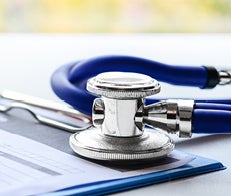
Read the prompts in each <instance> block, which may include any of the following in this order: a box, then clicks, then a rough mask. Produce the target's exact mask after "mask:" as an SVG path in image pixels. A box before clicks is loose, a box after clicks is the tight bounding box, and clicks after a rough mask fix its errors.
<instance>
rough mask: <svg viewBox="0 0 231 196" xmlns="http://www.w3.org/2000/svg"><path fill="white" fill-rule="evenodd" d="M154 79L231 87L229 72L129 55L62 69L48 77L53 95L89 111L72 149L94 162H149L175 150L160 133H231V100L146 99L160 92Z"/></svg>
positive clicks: (75, 63) (80, 62)
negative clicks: (86, 126)
mask: <svg viewBox="0 0 231 196" xmlns="http://www.w3.org/2000/svg"><path fill="white" fill-rule="evenodd" d="M131 72H135V73H131ZM153 78H155V79H156V80H158V81H162V82H167V83H170V84H173V85H181V86H192V87H199V88H201V89H204V88H214V87H215V86H217V85H218V84H220V85H226V84H230V83H231V71H229V70H221V71H217V70H216V68H214V67H210V66H179V65H168V64H164V63H160V62H156V61H152V60H148V59H143V58H138V57H130V56H102V57H96V58H92V59H87V60H83V61H78V62H74V63H70V64H67V65H64V66H61V67H60V68H58V69H57V70H56V71H55V72H54V74H53V75H52V78H51V84H52V88H53V90H54V92H55V93H56V94H57V95H58V96H59V97H60V98H61V99H62V100H64V101H65V102H67V103H69V104H70V105H71V106H72V107H73V108H75V109H77V110H79V111H81V112H82V113H85V114H86V115H91V113H92V121H93V124H94V127H92V128H90V129H88V130H86V131H81V132H77V133H75V134H73V135H72V136H71V137H70V145H71V147H72V149H73V150H74V151H75V152H76V153H77V154H79V155H81V156H84V157H87V158H91V159H98V160H107V161H120V160H150V159H158V158H162V157H164V156H167V155H168V154H169V153H170V152H171V151H172V150H173V148H174V142H173V141H172V139H171V138H170V137H169V136H168V135H166V134H165V133H163V132H162V131H166V133H177V134H178V135H179V137H189V138H190V137H191V135H192V133H205V134H227V133H229V134H230V133H231V128H230V127H231V126H230V125H231V124H230V122H231V99H214V100H211V99H210V100H208V99H204V100H203V99H202V100H197V99H196V100H187V99H186V100H182V99H177V100H171V99H170V100H168V99H166V100H160V99H157V98H155V96H151V97H147V98H145V97H146V96H149V95H154V94H156V93H158V92H159V91H160V85H159V83H158V82H157V81H156V80H154V79H153ZM86 88H87V90H88V91H89V92H88V91H87V90H86ZM96 95H97V96H96ZM99 95H101V98H99V97H98V96H99ZM92 105H93V109H92V107H91V106H92ZM147 126H149V127H152V128H154V130H151V129H147V128H146V127H147ZM159 130H162V131H159Z"/></svg>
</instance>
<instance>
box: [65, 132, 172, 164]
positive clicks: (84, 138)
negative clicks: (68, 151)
mask: <svg viewBox="0 0 231 196" xmlns="http://www.w3.org/2000/svg"><path fill="white" fill-rule="evenodd" d="M69 143H70V146H71V148H72V149H73V150H74V151H75V152H76V153H77V154H79V155H81V156H84V157H88V158H91V159H97V160H105V161H129V160H150V159H160V158H163V157H166V156H167V155H168V154H169V153H170V152H171V151H172V150H173V148H174V143H173V141H172V139H171V138H170V137H169V136H167V135H165V134H163V133H160V132H158V131H152V130H145V131H144V134H143V135H140V136H137V137H122V138H118V137H113V136H106V135H104V134H102V132H101V129H100V128H92V129H88V130H86V131H82V132H78V133H75V134H73V135H72V136H71V137H70V140H69Z"/></svg>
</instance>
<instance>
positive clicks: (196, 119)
mask: <svg viewBox="0 0 231 196" xmlns="http://www.w3.org/2000/svg"><path fill="white" fill-rule="evenodd" d="M108 71H121V72H137V73H142V74H146V75H149V76H151V77H153V78H155V79H157V80H158V81H162V82H167V83H170V84H173V85H180V86H194V87H199V88H213V87H214V86H216V85H217V84H218V83H219V76H218V72H217V71H216V69H215V68H211V67H206V66H178V65H167V64H163V63H160V62H156V61H152V60H148V59H143V58H138V57H131V56H101V57H95V58H91V59H87V60H82V61H77V62H74V63H69V64H66V65H63V66H61V67H59V68H58V69H57V70H56V71H55V72H54V73H53V75H52V77H51V86H52V89H53V90H54V92H55V93H56V95H57V96H58V97H60V98H61V99H62V100H64V101H65V102H67V103H68V104H70V105H71V106H72V107H74V108H75V109H77V110H78V111H80V112H82V113H84V114H86V115H91V112H92V103H93V100H94V99H95V98H96V96H94V95H92V94H91V93H89V92H88V91H87V90H86V83H87V80H88V79H89V78H91V77H93V76H96V75H97V74H99V73H102V72H108ZM157 101H160V100H159V99H154V98H153V97H151V98H147V99H146V103H147V104H151V103H155V102H157ZM230 125H231V99H220V100H195V104H194V110H193V117H192V127H193V128H192V129H193V130H192V132H193V133H209V134H223V133H231V126H230Z"/></svg>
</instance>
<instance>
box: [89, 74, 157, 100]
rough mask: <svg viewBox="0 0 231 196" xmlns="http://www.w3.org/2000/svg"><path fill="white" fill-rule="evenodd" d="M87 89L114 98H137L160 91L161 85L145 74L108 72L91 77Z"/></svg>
mask: <svg viewBox="0 0 231 196" xmlns="http://www.w3.org/2000/svg"><path fill="white" fill-rule="evenodd" d="M87 90H88V91H90V92H92V93H94V94H97V95H101V96H104V97H108V98H113V99H136V98H141V97H146V96H149V95H153V94H156V93H158V92H160V85H159V83H158V82H157V81H156V80H154V79H153V78H151V77H149V76H146V75H143V74H138V73H126V72H106V73H101V74H99V75H97V76H96V77H94V78H91V79H89V80H88V83H87Z"/></svg>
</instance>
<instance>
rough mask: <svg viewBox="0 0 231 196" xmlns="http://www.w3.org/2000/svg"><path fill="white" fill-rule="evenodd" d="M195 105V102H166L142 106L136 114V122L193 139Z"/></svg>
mask: <svg viewBox="0 0 231 196" xmlns="http://www.w3.org/2000/svg"><path fill="white" fill-rule="evenodd" d="M193 105H194V101H193V100H166V101H161V102H158V103H155V104H151V105H148V106H142V107H140V108H139V110H138V111H137V113H136V116H135V122H136V123H138V124H142V123H143V124H146V125H149V126H151V127H153V128H158V129H161V130H165V131H167V132H168V133H174V134H175V133H178V134H179V137H191V136H192V111H193Z"/></svg>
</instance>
